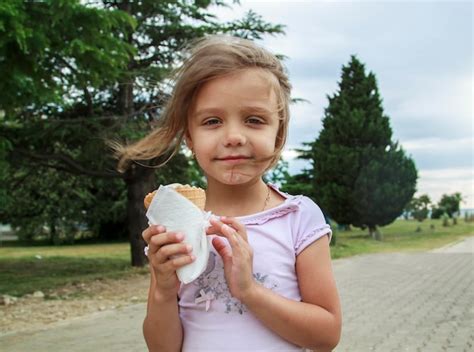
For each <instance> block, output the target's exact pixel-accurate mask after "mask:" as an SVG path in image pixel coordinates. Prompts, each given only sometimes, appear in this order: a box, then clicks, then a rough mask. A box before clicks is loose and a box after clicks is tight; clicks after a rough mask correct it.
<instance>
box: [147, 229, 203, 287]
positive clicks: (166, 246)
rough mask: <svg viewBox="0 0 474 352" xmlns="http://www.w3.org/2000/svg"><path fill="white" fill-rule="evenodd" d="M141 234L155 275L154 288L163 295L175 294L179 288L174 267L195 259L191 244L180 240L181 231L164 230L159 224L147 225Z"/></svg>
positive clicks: (182, 236)
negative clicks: (146, 245)
mask: <svg viewBox="0 0 474 352" xmlns="http://www.w3.org/2000/svg"><path fill="white" fill-rule="evenodd" d="M142 236H143V239H144V240H145V242H146V243H148V260H149V262H150V267H151V268H152V270H153V273H154V275H155V279H156V289H157V290H158V292H160V293H161V294H162V295H164V296H168V295H173V296H176V295H177V294H178V290H179V280H178V276H177V275H176V269H178V268H181V267H183V266H185V265H187V264H189V263H191V262H193V261H194V260H195V259H196V258H195V257H194V256H193V255H192V254H191V252H192V248H191V246H190V245H187V244H185V243H183V242H182V241H183V239H184V235H183V234H182V233H176V232H166V229H165V227H164V226H161V225H158V226H155V225H152V226H150V227H148V228H147V229H145V230H144V231H143V233H142Z"/></svg>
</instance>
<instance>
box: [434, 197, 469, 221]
mask: <svg viewBox="0 0 474 352" xmlns="http://www.w3.org/2000/svg"><path fill="white" fill-rule="evenodd" d="M461 201H462V195H461V193H459V192H456V193H453V194H451V195H449V194H443V195H442V196H441V199H440V201H439V202H438V205H437V206H435V207H433V209H432V213H431V217H432V218H433V219H439V218H440V217H441V216H442V215H443V214H446V215H448V216H449V217H450V218H453V217H455V216H456V215H457V214H459V211H460V206H461Z"/></svg>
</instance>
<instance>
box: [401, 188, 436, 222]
mask: <svg viewBox="0 0 474 352" xmlns="http://www.w3.org/2000/svg"><path fill="white" fill-rule="evenodd" d="M430 204H431V200H430V197H429V196H428V195H427V194H423V195H421V196H419V197H413V198H412V200H411V201H410V203H408V205H407V206H406V207H405V214H406V215H407V216H412V217H413V218H414V219H416V220H418V221H420V222H421V221H423V220H425V219H427V218H428V214H429V212H430V209H429V207H430Z"/></svg>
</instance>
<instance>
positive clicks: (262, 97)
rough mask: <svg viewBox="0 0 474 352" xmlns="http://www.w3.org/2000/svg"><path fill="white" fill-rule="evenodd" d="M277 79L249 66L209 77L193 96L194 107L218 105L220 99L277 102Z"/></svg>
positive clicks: (269, 73) (266, 103) (267, 103)
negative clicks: (212, 77) (215, 76)
mask: <svg viewBox="0 0 474 352" xmlns="http://www.w3.org/2000/svg"><path fill="white" fill-rule="evenodd" d="M278 87H279V84H278V80H277V79H276V77H275V76H274V75H273V74H272V73H271V72H268V71H266V70H263V69H257V68H251V69H245V70H240V71H237V72H234V73H231V74H227V75H224V76H220V77H217V78H214V79H211V80H209V81H207V82H206V83H204V84H203V85H202V86H201V87H200V88H199V90H198V91H197V92H196V96H195V101H194V102H195V104H194V107H195V108H198V109H199V108H200V107H202V106H203V105H206V106H207V105H216V104H217V105H218V104H219V102H221V101H226V102H232V100H236V102H240V103H242V102H245V101H247V102H249V104H255V103H259V102H260V104H263V105H275V104H276V103H277V94H276V89H277V88H278Z"/></svg>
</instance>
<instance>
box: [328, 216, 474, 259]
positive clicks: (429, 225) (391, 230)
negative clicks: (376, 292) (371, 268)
mask: <svg viewBox="0 0 474 352" xmlns="http://www.w3.org/2000/svg"><path fill="white" fill-rule="evenodd" d="M333 228H334V227H333ZM418 228H419V229H420V231H417V229H418ZM380 231H381V232H382V234H383V241H374V240H372V239H371V238H370V237H369V231H368V230H367V229H366V230H361V229H357V228H356V229H353V230H351V231H336V245H335V246H333V247H331V255H332V258H333V259H337V258H344V257H350V256H353V255H358V254H367V253H380V252H402V251H404V252H407V251H426V250H431V249H435V248H438V247H442V246H444V245H447V244H448V243H451V242H456V241H459V240H461V239H463V238H466V237H469V236H474V223H473V222H470V223H467V222H465V221H464V220H463V219H458V223H457V225H451V226H448V227H444V226H442V221H441V220H431V219H429V220H425V221H423V222H421V223H420V222H418V221H415V220H397V221H395V222H394V223H392V224H390V225H388V226H385V227H382V228H381V229H380Z"/></svg>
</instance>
